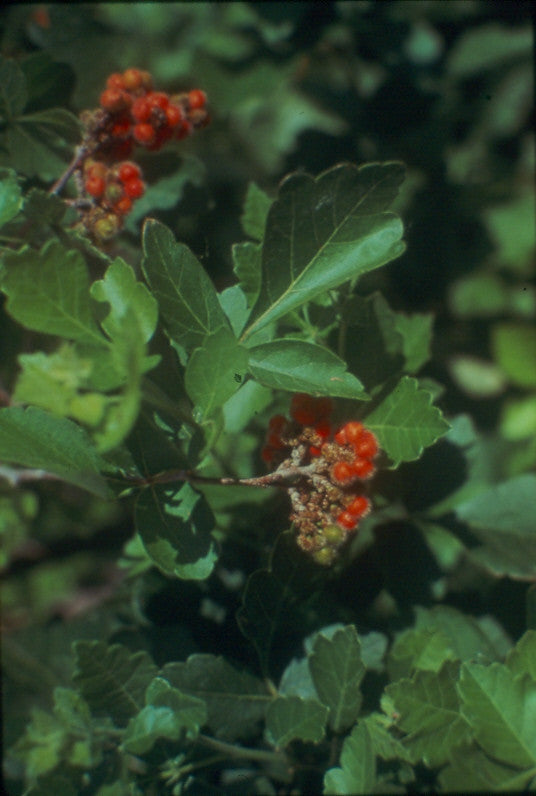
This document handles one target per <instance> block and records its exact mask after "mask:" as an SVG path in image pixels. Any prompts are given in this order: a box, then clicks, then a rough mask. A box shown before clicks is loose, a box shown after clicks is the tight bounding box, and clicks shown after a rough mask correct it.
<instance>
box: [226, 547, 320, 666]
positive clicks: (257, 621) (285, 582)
mask: <svg viewBox="0 0 536 796" xmlns="http://www.w3.org/2000/svg"><path fill="white" fill-rule="evenodd" d="M315 576H316V577H318V571H317V569H315V566H314V564H313V563H312V562H311V561H310V559H308V558H307V557H306V556H305V554H304V553H303V552H302V551H301V550H299V548H298V546H297V544H296V541H295V539H294V534H291V533H283V534H280V536H279V537H278V539H277V542H276V544H275V547H274V548H273V550H272V557H271V562H270V569H269V570H266V569H261V570H257V571H256V572H253V573H252V574H251V575H250V576H249V578H248V582H247V584H246V588H245V589H244V593H243V595H242V607H241V608H240V609H239V610H238V612H237V622H238V626H239V627H240V630H241V631H242V633H243V634H244V636H245V637H246V638H247V639H249V640H250V641H251V642H252V644H253V645H254V646H255V648H256V650H257V654H258V656H259V660H260V664H261V669H262V672H263V675H264V676H269V665H268V664H269V659H270V652H271V649H272V646H273V644H274V642H275V640H276V639H277V638H278V637H279V635H280V634H283V635H284V634H285V632H286V631H287V630H288V625H289V624H292V621H293V615H294V614H295V613H296V606H297V603H298V602H299V600H300V599H302V598H303V597H304V596H305V595H306V594H309V593H310V591H311V590H312V589H313V588H314V583H315Z"/></svg>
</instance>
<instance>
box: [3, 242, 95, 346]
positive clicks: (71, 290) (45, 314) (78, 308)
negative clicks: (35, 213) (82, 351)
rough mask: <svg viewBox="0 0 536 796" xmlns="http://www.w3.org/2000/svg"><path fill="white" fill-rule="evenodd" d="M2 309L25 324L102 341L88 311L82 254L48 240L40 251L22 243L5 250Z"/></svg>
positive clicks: (87, 340)
mask: <svg viewBox="0 0 536 796" xmlns="http://www.w3.org/2000/svg"><path fill="white" fill-rule="evenodd" d="M1 286H2V290H3V291H4V293H6V294H7V296H8V300H7V305H6V309H7V311H8V312H9V313H10V314H11V315H12V316H13V317H14V318H15V320H17V321H18V322H19V323H21V324H23V325H24V326H26V328H28V329H33V330H34V331H36V332H44V333H46V334H54V335H58V336H59V337H65V338H67V339H70V340H77V341H79V342H82V343H87V344H88V345H93V346H99V347H101V348H102V347H106V346H107V345H108V341H107V340H106V338H105V337H104V336H103V335H102V334H101V332H100V331H99V329H98V328H97V325H96V323H95V321H94V320H93V317H92V314H91V305H90V298H89V280H88V273H87V267H86V264H85V262H84V258H83V257H82V255H81V254H80V253H79V252H77V251H73V250H69V249H65V248H64V247H63V246H62V245H61V243H59V241H57V240H49V241H48V242H47V243H46V244H45V245H44V246H43V248H42V249H41V251H40V252H37V251H34V250H32V249H30V248H29V247H28V246H25V247H24V248H23V249H21V250H20V251H18V252H9V253H7V254H5V256H4V272H3V278H2V283H1Z"/></svg>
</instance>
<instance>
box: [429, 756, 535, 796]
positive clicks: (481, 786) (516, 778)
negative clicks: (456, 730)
mask: <svg viewBox="0 0 536 796" xmlns="http://www.w3.org/2000/svg"><path fill="white" fill-rule="evenodd" d="M535 775H536V769H534V768H533V769H529V770H528V771H519V769H513V768H512V767H511V766H509V765H504V764H503V763H497V762H496V761H495V760H491V759H490V758H489V757H488V756H487V755H486V754H484V752H482V750H481V749H479V748H478V747H477V746H476V745H474V744H472V745H469V744H460V745H459V746H456V747H455V748H454V749H453V750H452V751H451V753H450V756H449V763H448V764H447V765H446V766H445V767H444V768H443V769H442V770H441V772H440V774H439V783H440V786H441V789H442V790H443V791H445V792H447V793H475V792H476V793H490V792H499V793H513V792H515V791H526V789H527V788H530V784H531V781H533V779H534V776H535Z"/></svg>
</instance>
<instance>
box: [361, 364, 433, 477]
mask: <svg viewBox="0 0 536 796" xmlns="http://www.w3.org/2000/svg"><path fill="white" fill-rule="evenodd" d="M366 424H367V428H370V430H371V431H373V432H374V434H375V435H376V436H377V437H378V441H379V443H380V447H381V448H382V449H383V450H384V451H385V452H386V453H387V455H388V456H389V457H390V458H391V459H392V460H393V466H394V467H397V466H398V465H399V464H400V463H401V462H409V461H413V460H414V459H418V458H419V456H420V455H421V453H422V451H423V450H424V448H426V447H428V446H429V445H433V444H434V442H436V441H437V440H438V439H439V438H440V437H442V436H443V434H445V433H446V432H447V431H448V429H449V424H448V423H447V421H446V420H445V419H444V418H443V416H442V414H441V412H440V411H439V409H438V408H437V407H435V406H433V405H432V396H431V395H430V393H429V392H427V391H426V390H422V389H420V388H419V383H418V381H417V380H416V379H412V378H411V377H409V376H404V377H403V378H402V379H401V380H400V382H399V383H398V386H397V387H396V388H395V389H394V390H393V392H392V393H390V394H389V395H388V396H387V398H385V399H384V400H383V401H382V402H381V404H380V405H379V406H378V407H376V409H374V411H373V412H371V413H370V415H368V416H367V418H366Z"/></svg>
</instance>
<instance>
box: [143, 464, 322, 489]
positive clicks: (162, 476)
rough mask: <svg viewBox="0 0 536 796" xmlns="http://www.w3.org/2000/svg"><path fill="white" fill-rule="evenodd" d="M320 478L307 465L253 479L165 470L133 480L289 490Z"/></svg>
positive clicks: (148, 484) (150, 484)
mask: <svg viewBox="0 0 536 796" xmlns="http://www.w3.org/2000/svg"><path fill="white" fill-rule="evenodd" d="M317 477H318V476H316V475H315V472H314V465H312V464H310V465H306V466H304V467H297V466H296V467H294V466H292V467H286V468H284V469H281V470H276V471H275V472H273V473H267V474H266V475H260V476H255V477H253V478H232V477H228V476H223V477H218V476H204V475H199V474H198V473H194V472H192V471H191V470H165V471H164V472H162V473H156V475H150V476H147V477H145V478H138V477H135V478H133V479H131V480H132V481H134V482H135V483H136V485H138V486H152V485H154V484H172V483H175V482H176V481H188V482H189V483H197V484H215V485H220V486H254V487H261V488H263V489H269V488H270V487H281V488H282V489H288V488H289V487H291V486H293V485H294V484H295V483H296V482H298V481H302V480H304V479H307V480H314V479H315V478H317Z"/></svg>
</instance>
